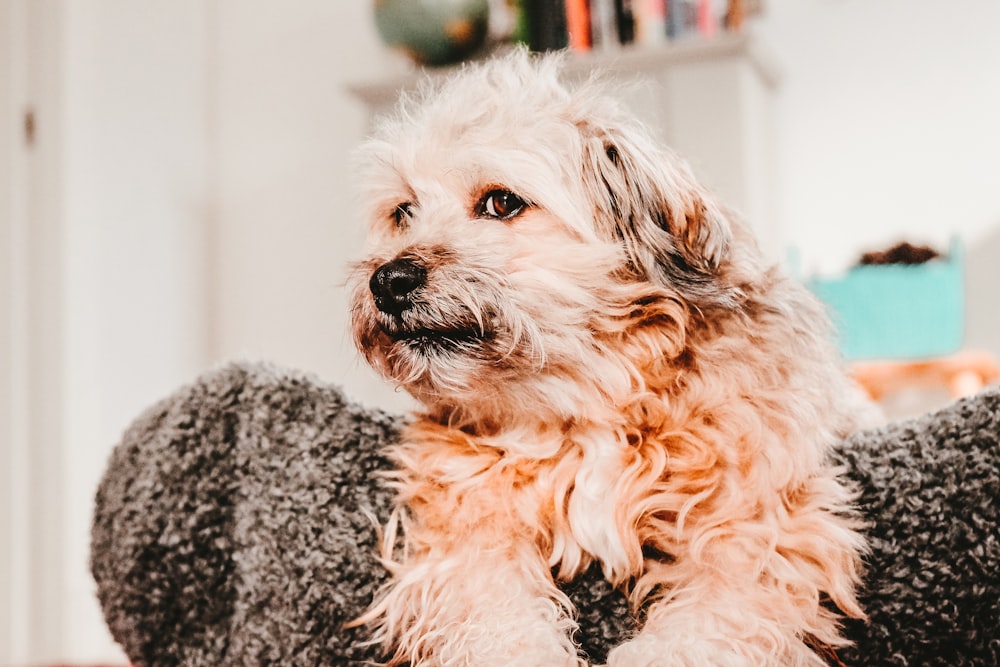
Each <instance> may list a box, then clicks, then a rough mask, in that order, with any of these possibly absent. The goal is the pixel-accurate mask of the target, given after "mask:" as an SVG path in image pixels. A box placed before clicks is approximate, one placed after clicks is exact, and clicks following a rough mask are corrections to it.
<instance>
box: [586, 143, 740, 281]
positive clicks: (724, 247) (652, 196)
mask: <svg viewBox="0 0 1000 667" xmlns="http://www.w3.org/2000/svg"><path fill="white" fill-rule="evenodd" d="M640 141H641V143H642V145H640V144H639V142H637V141H636V139H634V138H632V136H631V135H630V134H628V133H626V132H622V131H617V132H616V131H612V130H607V129H595V128H590V130H589V131H585V136H584V165H583V168H584V173H585V174H586V176H585V179H586V180H587V181H589V182H588V188H589V189H590V196H591V197H592V199H593V202H594V207H595V217H596V218H597V224H598V225H599V226H600V227H602V228H603V229H600V230H599V231H600V232H602V233H606V234H609V235H611V236H612V237H613V238H617V239H618V240H620V241H621V242H622V243H623V244H624V248H625V253H626V257H627V259H628V262H629V264H630V266H631V268H632V269H633V270H635V271H636V272H637V273H638V274H639V275H641V276H642V277H644V278H646V279H647V280H651V281H654V282H659V283H662V284H666V285H669V286H671V287H674V288H677V289H682V290H685V291H687V292H688V293H689V294H691V296H705V297H709V296H713V295H714V294H715V292H716V291H717V290H718V289H719V285H718V283H717V281H716V277H717V274H718V272H719V269H720V267H721V266H722V265H723V263H724V261H725V259H726V257H727V254H728V252H729V247H730V242H731V239H732V230H731V228H730V225H729V223H728V221H727V220H726V218H725V215H724V213H723V212H722V211H721V210H720V209H719V207H718V206H716V205H715V203H714V202H713V201H712V200H711V198H710V197H709V195H708V193H707V192H705V190H704V189H703V188H701V187H700V186H699V185H698V184H697V183H696V182H695V180H694V177H693V176H692V175H691V173H690V171H689V170H688V168H687V166H686V165H684V163H683V162H681V161H680V160H679V159H678V158H676V157H675V156H674V155H672V154H671V153H669V152H667V151H665V150H662V149H660V148H658V147H656V146H655V145H654V144H653V143H652V141H651V140H649V139H642V138H640ZM647 142H648V145H646V144H647Z"/></svg>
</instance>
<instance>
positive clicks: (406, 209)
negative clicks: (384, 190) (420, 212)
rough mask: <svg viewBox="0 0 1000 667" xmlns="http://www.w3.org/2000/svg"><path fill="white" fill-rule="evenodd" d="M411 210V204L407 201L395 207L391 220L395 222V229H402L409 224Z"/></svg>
mask: <svg viewBox="0 0 1000 667" xmlns="http://www.w3.org/2000/svg"><path fill="white" fill-rule="evenodd" d="M412 208H413V204H411V203H410V202H408V201H405V202H403V203H402V204H399V205H398V206H396V208H395V209H394V210H393V212H392V219H393V220H394V221H395V222H396V227H399V228H400V229H402V228H404V227H406V226H407V225H408V224H410V216H411V215H412V214H413V212H412Z"/></svg>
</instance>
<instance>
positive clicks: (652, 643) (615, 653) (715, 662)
mask: <svg viewBox="0 0 1000 667" xmlns="http://www.w3.org/2000/svg"><path fill="white" fill-rule="evenodd" d="M705 665H712V666H713V667H760V666H759V665H758V664H757V663H755V662H754V661H753V660H752V659H749V658H748V657H747V656H745V655H740V654H739V653H738V652H737V651H734V650H732V649H729V650H726V649H720V647H719V646H717V645H714V644H712V643H709V642H698V641H691V640H690V639H688V640H678V641H669V640H664V639H663V638H661V637H654V636H646V635H642V634H640V635H639V636H638V637H636V638H635V639H632V640H630V641H627V642H625V643H624V644H620V645H619V646H617V647H615V648H614V649H613V650H612V651H611V653H610V654H608V662H607V665H606V667H704V666H705Z"/></svg>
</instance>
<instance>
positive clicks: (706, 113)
mask: <svg viewBox="0 0 1000 667" xmlns="http://www.w3.org/2000/svg"><path fill="white" fill-rule="evenodd" d="M384 4H391V3H389V2H388V0H387V1H386V2H385V3H384ZM506 4H507V3H504V2H502V1H500V2H492V3H491V9H492V11H493V17H494V22H493V25H492V26H491V28H490V30H491V33H490V36H489V39H491V40H496V39H504V38H507V37H508V36H509V34H510V33H511V32H515V33H516V31H517V30H518V28H517V26H516V25H513V23H511V24H501V21H500V20H499V17H507V18H506V19H505V20H510V19H509V16H507V14H506V11H507V7H506ZM637 4H638V3H637ZM711 4H712V5H713V7H712V9H713V10H714V11H715V12H716V13H717V16H716V19H717V21H716V28H712V29H708V30H705V29H704V28H705V26H704V25H702V26H701V28H702V29H701V31H700V32H699V30H687V29H685V28H684V27H683V26H677V25H674V26H673V27H668V28H667V29H669V30H671V31H673V32H671V33H670V34H671V39H670V40H659V39H647V38H646V37H644V36H642V35H645V33H642V35H641V34H640V33H641V32H642V30H646V31H648V26H649V25H654V26H657V25H658V24H656V20H657V17H655V16H654V17H653V19H648V18H644V17H638V18H636V22H635V25H634V28H635V32H634V34H633V36H632V40H631V41H632V42H633V43H631V44H625V45H622V44H620V42H622V41H626V42H627V41H629V40H627V39H626V40H623V39H621V35H620V34H618V33H616V35H617V38H616V39H614V40H610V39H607V37H606V35H607V34H608V33H607V30H609V29H610V28H608V26H612V25H614V24H613V23H607V22H606V23H605V24H604V28H605V38H604V39H599V38H598V37H599V34H598V33H599V31H598V29H597V28H596V27H595V28H594V31H593V34H592V39H591V40H590V42H589V43H573V44H572V45H571V46H573V47H574V48H576V49H577V50H579V51H580V52H581V53H580V54H579V56H578V59H577V60H575V61H574V64H573V68H575V70H577V71H579V72H585V71H588V70H589V69H591V68H594V67H601V68H610V69H611V70H612V71H614V72H616V73H618V74H621V75H623V76H627V77H632V78H634V77H636V76H644V77H647V78H648V79H649V80H650V81H651V84H650V86H648V87H645V88H643V89H642V90H640V91H639V92H638V93H637V98H636V99H635V105H636V108H637V111H638V112H639V113H641V114H643V115H644V116H645V117H646V118H647V120H648V121H649V122H650V123H652V124H653V125H654V126H656V127H657V128H658V131H660V132H661V134H662V135H663V136H664V137H665V138H666V139H667V140H668V141H670V142H671V143H672V144H674V145H675V147H677V149H678V150H679V151H680V152H681V153H682V154H684V155H685V156H686V157H688V158H689V159H690V160H691V162H692V164H693V166H694V168H695V170H696V172H697V173H698V174H699V175H701V176H702V178H703V179H704V180H705V182H706V183H708V185H709V186H711V187H713V188H714V189H715V190H716V191H717V192H719V194H720V196H722V197H723V198H725V199H726V200H727V201H730V202H731V203H732V204H734V205H735V206H736V207H737V208H739V209H741V210H743V211H744V212H745V213H746V214H747V215H748V216H749V217H750V218H751V219H752V221H753V223H754V225H755V227H756V228H757V230H758V232H759V233H760V235H761V237H762V242H763V245H764V247H765V249H766V250H767V252H768V253H769V254H771V255H772V256H773V257H774V259H775V260H777V261H782V262H785V263H786V264H787V265H789V267H790V268H791V270H793V271H795V272H797V273H798V274H799V275H801V276H802V277H803V278H804V279H805V278H809V277H813V276H837V275H840V274H841V272H842V271H844V270H845V269H847V268H848V267H849V266H851V265H852V264H854V263H855V262H856V261H857V259H858V257H859V256H860V255H861V254H862V253H863V252H865V251H869V250H873V249H883V248H888V247H891V246H893V245H894V244H896V243H897V242H899V241H902V240H905V241H910V242H914V243H917V244H926V245H929V246H932V247H933V248H935V249H938V250H940V251H941V252H943V253H945V254H946V258H945V260H938V261H952V260H956V259H960V260H961V261H960V262H959V263H958V264H957V265H956V266H957V270H958V271H959V272H960V276H961V285H960V287H959V292H958V293H957V295H956V293H954V292H949V293H946V294H945V296H944V298H945V300H948V299H952V300H954V299H961V300H962V304H963V308H961V309H957V310H954V311H949V312H950V313H951V314H950V315H949V317H950V318H952V319H955V318H958V319H960V321H958V320H957V319H956V320H955V321H954V322H951V324H952V325H954V326H953V327H952V329H953V330H957V332H958V335H960V340H958V341H957V342H956V343H955V344H954V345H949V346H948V347H949V349H947V350H944V352H947V353H948V354H951V353H953V352H961V351H963V350H965V351H968V350H973V351H980V352H984V353H986V354H987V355H993V356H996V355H1000V315H998V312H997V301H998V300H997V290H998V287H1000V131H998V124H997V119H998V118H1000V39H997V27H998V26H1000V3H997V2H995V0H952V1H951V2H948V3H943V2H940V1H939V0H933V1H932V0H767V1H766V2H763V3H759V2H758V3H748V5H747V6H746V7H745V10H746V16H745V17H742V19H741V20H738V21H736V22H735V23H733V24H730V28H737V26H738V30H730V31H728V32H727V30H726V28H725V25H721V27H719V25H720V24H725V23H726V19H725V16H724V14H725V12H726V11H728V10H729V9H730V8H727V7H724V6H720V3H711ZM721 5H726V3H721ZM593 6H594V5H593V4H592V5H591V7H593ZM612 6H613V4H612ZM381 11H389V10H386V9H384V8H383V9H382V10H381ZM382 18H383V19H385V17H384V16H383V17H382ZM605 18H606V19H607V17H605ZM634 18H635V17H634ZM660 19H662V17H660ZM386 20H388V21H389V25H390V26H391V25H392V21H396V23H399V21H400V20H401V19H398V18H397V19H392V17H391V16H390V17H389V19H386ZM693 20H694V22H695V23H697V17H695V19H693ZM649 21H653V23H652V24H650V23H649ZM514 23H516V21H514ZM594 25H595V26H596V23H595V24H594ZM512 26H513V27H512ZM643 26H646V27H643ZM379 27H381V28H382V33H381V34H380V32H379V30H378V28H379ZM640 28H641V30H640ZM614 29H615V30H617V27H616V28H614ZM657 29H658V30H661V32H662V29H663V27H662V24H660V25H659V26H658V27H657ZM551 37H552V34H549V35H548V36H546V35H537V34H536V35H534V36H532V37H531V39H544V38H551ZM401 39H405V38H404V37H399V36H398V35H394V34H392V30H391V29H388V30H387V29H386V26H385V25H382V24H379V26H377V25H376V21H375V14H374V12H373V3H372V2H361V1H354V2H330V1H329V0H296V1H295V2H278V1H276V0H269V1H263V0H142V1H141V2H140V1H137V0H0V207H2V208H0V665H25V664H41V663H52V662H74V663H97V662H103V663H113V664H120V663H122V662H123V661H124V658H123V656H121V655H120V653H119V652H118V650H117V648H116V647H115V646H114V644H113V642H112V641H111V639H110V638H109V637H108V635H107V631H106V630H105V628H104V624H103V621H102V619H101V616H100V613H99V610H98V607H97V604H96V602H95V600H94V593H93V584H92V582H91V580H90V577H89V574H88V570H87V558H88V549H87V545H88V537H87V536H88V529H89V521H90V512H91V502H92V497H93V493H94V490H95V488H96V485H97V482H98V479H99V477H100V475H101V472H102V470H103V466H104V463H105V461H106V458H107V456H108V453H109V451H110V449H111V448H112V447H113V445H114V444H115V442H116V440H117V439H118V437H119V435H120V433H121V431H122V430H123V429H124V428H125V426H126V425H127V424H128V423H129V421H130V420H131V419H133V418H134V417H135V416H136V415H137V414H138V413H139V412H140V411H141V410H142V409H144V408H145V407H146V406H148V405H150V404H151V403H152V402H154V401H156V400H158V399H159V398H162V397H164V396H166V395H167V394H169V393H170V392H172V391H173V390H175V389H176V388H177V387H179V386H180V385H182V384H184V383H186V382H189V381H190V380H192V379H193V378H194V377H196V376H197V375H198V374H199V373H201V372H203V371H205V370H206V369H208V368H211V367H213V366H215V365H217V364H220V363H222V362H224V361H226V360H231V359H252V360H258V359H262V360H268V361H271V362H274V363H276V364H280V365H284V366H292V367H296V368H300V369H305V370H308V371H311V372H313V373H315V374H317V375H318V376H320V377H321V378H322V379H324V380H326V381H329V382H333V383H337V384H340V385H342V386H343V387H344V388H345V390H346V391H347V392H348V393H349V394H350V395H351V396H353V397H354V398H356V399H358V400H360V401H363V402H366V403H369V404H373V405H380V406H383V407H386V408H389V409H397V410H398V409H402V408H403V407H405V406H406V404H407V403H406V398H405V397H404V396H402V395H400V394H398V393H397V392H395V391H393V389H392V388H391V387H388V386H386V385H385V384H384V383H383V382H381V381H380V380H378V379H377V378H375V377H373V375H372V374H371V373H370V371H368V370H367V368H366V367H365V366H364V365H363V364H362V363H361V362H360V361H359V360H358V358H357V355H356V354H355V352H354V351H353V350H352V348H351V345H350V340H349V336H348V334H347V301H346V296H345V292H344V287H343V283H344V277H345V275H346V266H347V264H348V262H349V261H350V259H351V258H353V257H357V256H358V254H359V252H360V244H361V240H362V229H361V225H360V221H359V219H358V215H357V210H358V206H357V200H356V199H355V197H354V192H353V189H352V185H353V184H352V169H351V166H350V165H351V162H350V155H351V151H352V149H353V148H354V147H355V146H356V145H357V144H358V143H359V142H360V141H361V140H362V138H363V137H364V136H365V133H366V132H367V130H368V128H369V127H370V122H371V117H372V114H373V113H378V112H379V111H380V110H383V109H384V108H385V106H386V104H388V103H390V101H391V99H393V97H394V96H395V94H396V92H397V91H398V89H399V88H400V87H405V86H408V85H410V84H411V83H412V75H413V71H414V67H415V66H414V64H413V62H412V60H411V57H410V56H407V55H405V54H404V53H402V52H401V50H400V49H399V48H389V47H387V46H386V44H385V42H392V41H394V40H397V41H398V40H401ZM612 42H617V43H612ZM411 53H412V49H411ZM956 243H957V245H956ZM956 247H959V248H961V249H962V250H961V251H958V252H952V253H951V254H948V253H949V252H951V250H950V249H953V248H956ZM953 263H954V262H953ZM925 294H926V293H925V292H923V291H922V290H921V291H918V292H916V293H911V294H909V295H906V296H905V297H903V298H902V299H901V300H903V301H907V300H912V301H914V302H918V301H922V300H923V297H924V295H925ZM920 326H924V325H920ZM927 326H930V325H927ZM914 327H917V325H914ZM911 328H913V327H911ZM917 328H919V327H917ZM951 348H955V349H951Z"/></svg>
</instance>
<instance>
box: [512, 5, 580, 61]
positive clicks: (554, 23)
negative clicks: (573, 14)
mask: <svg viewBox="0 0 1000 667" xmlns="http://www.w3.org/2000/svg"><path fill="white" fill-rule="evenodd" d="M522 8H523V9H522V11H523V12H524V16H525V21H526V22H527V24H528V48H530V49H531V50H532V51H558V50H559V49H564V48H566V47H567V46H568V45H569V28H568V27H567V25H566V3H565V2H564V0H533V1H531V2H524V3H523V4H522Z"/></svg>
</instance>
